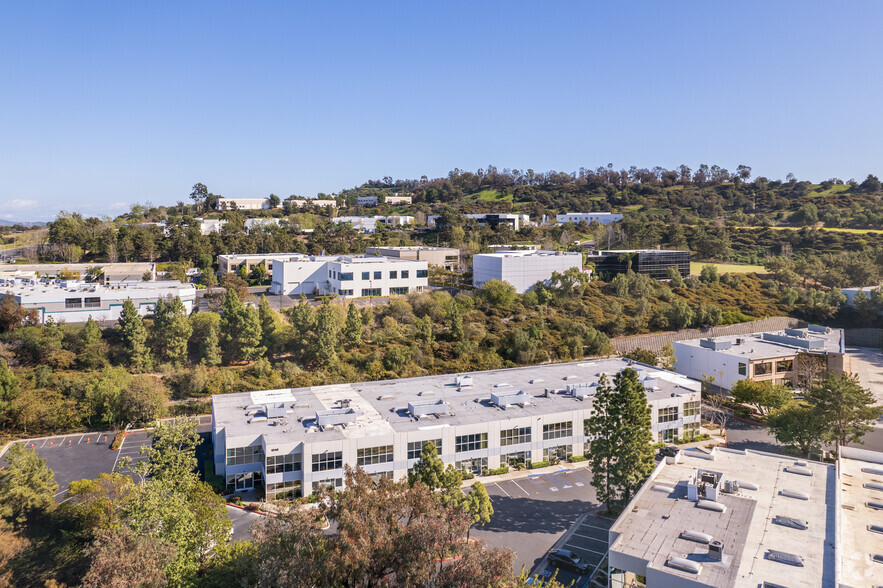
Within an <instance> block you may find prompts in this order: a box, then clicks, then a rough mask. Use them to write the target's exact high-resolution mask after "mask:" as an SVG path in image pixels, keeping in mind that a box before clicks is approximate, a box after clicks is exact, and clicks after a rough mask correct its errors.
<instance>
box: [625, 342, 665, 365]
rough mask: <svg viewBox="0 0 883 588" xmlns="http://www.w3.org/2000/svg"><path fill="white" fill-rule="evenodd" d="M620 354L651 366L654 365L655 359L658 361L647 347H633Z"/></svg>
mask: <svg viewBox="0 0 883 588" xmlns="http://www.w3.org/2000/svg"><path fill="white" fill-rule="evenodd" d="M622 356H623V357H624V358H626V359H631V360H634V361H637V362H639V363H645V364H647V365H653V366H655V365H656V363H657V361H659V358H658V357H657V356H656V353H654V352H653V351H650V350H649V349H641V348H640V347H635V348H634V349H632V350H631V351H629V352H627V353H623V354H622Z"/></svg>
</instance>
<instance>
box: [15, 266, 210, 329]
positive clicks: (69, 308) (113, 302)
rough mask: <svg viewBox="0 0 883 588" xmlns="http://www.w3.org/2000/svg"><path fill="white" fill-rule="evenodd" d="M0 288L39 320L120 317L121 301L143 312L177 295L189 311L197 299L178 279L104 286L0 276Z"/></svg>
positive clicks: (79, 320)
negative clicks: (34, 312)
mask: <svg viewBox="0 0 883 588" xmlns="http://www.w3.org/2000/svg"><path fill="white" fill-rule="evenodd" d="M0 292H2V293H4V294H6V293H9V294H12V295H13V296H14V297H15V300H16V301H17V302H18V303H19V304H20V305H21V306H22V307H23V308H27V309H33V310H36V311H37V317H38V320H39V322H41V323H44V322H46V321H47V320H49V319H50V318H52V319H53V320H55V321H56V322H68V323H83V322H86V321H87V320H89V317H90V316H91V317H92V318H93V319H94V320H96V321H114V320H117V319H119V317H120V312H121V311H122V307H123V303H124V302H125V301H126V300H128V299H131V300H132V302H133V303H134V304H135V308H137V309H138V311H139V312H140V313H141V314H142V315H143V314H148V313H151V312H153V308H154V305H155V304H156V301H157V300H159V299H160V298H166V297H169V296H172V297H174V296H177V297H179V298H180V299H181V302H183V303H184V308H186V309H187V312H188V313H189V312H190V311H191V310H193V304H194V303H195V301H196V287H195V286H193V284H182V283H181V282H177V281H171V280H170V281H163V282H122V283H118V284H115V285H109V286H104V285H101V284H95V283H90V282H82V281H77V280H33V279H26V278H2V277H0Z"/></svg>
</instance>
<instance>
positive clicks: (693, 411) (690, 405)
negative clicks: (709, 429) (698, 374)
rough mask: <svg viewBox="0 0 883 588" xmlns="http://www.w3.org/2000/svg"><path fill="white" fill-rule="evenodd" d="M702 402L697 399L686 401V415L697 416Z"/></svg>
mask: <svg viewBox="0 0 883 588" xmlns="http://www.w3.org/2000/svg"><path fill="white" fill-rule="evenodd" d="M701 404H702V403H701V402H700V401H698V400H696V401H695V402H685V403H684V416H685V417H688V416H696V415H697V414H699V410H700V406H701Z"/></svg>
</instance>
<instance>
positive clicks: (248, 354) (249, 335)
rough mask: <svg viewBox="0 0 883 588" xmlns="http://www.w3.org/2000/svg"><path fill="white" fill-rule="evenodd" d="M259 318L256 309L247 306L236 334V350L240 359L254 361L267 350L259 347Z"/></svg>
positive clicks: (261, 346) (260, 338)
mask: <svg viewBox="0 0 883 588" xmlns="http://www.w3.org/2000/svg"><path fill="white" fill-rule="evenodd" d="M261 340H262V337H261V317H260V313H259V312H258V309H257V308H255V307H254V306H249V307H248V308H246V309H245V316H244V317H243V319H242V323H241V324H240V327H239V332H238V333H237V334H236V349H237V351H238V356H239V358H240V359H243V360H245V361H254V360H256V359H259V358H261V357H263V356H264V354H266V353H267V348H266V347H264V346H263V345H261Z"/></svg>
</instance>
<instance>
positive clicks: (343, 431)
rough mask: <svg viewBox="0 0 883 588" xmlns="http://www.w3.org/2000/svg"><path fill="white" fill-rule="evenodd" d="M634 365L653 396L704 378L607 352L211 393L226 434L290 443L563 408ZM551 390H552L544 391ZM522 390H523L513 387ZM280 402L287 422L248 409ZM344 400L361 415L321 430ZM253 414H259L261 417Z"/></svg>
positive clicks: (693, 387) (688, 390)
mask: <svg viewBox="0 0 883 588" xmlns="http://www.w3.org/2000/svg"><path fill="white" fill-rule="evenodd" d="M629 366H631V367H633V368H634V369H636V370H637V371H638V372H639V376H640V377H641V379H642V380H646V381H645V387H647V388H648V389H647V398H648V400H649V401H653V400H658V399H662V398H670V397H671V396H672V395H676V394H678V395H680V394H695V393H696V392H698V390H699V382H697V381H695V380H691V379H689V378H686V377H684V376H682V375H680V374H676V373H674V372H669V371H665V370H660V369H657V368H652V367H649V366H645V365H642V364H635V363H634V362H629V361H627V360H624V359H607V360H598V361H586V362H578V363H565V364H549V365H543V366H532V367H522V368H514V369H501V370H492V371H485V372H471V373H468V374H460V375H455V374H448V375H439V376H426V377H420V378H407V379H400V380H383V381H376V382H359V383H354V384H337V385H332V386H314V387H311V388H292V389H284V390H277V391H264V392H251V393H238V394H225V395H216V396H213V397H212V403H213V414H214V417H215V422H214V426H215V427H216V428H224V429H226V431H227V435H228V436H233V437H238V436H254V437H258V436H259V435H264V438H265V439H267V440H271V441H272V440H274V439H275V440H276V441H277V442H279V443H292V442H300V441H303V440H304V439H305V437H306V435H308V434H311V435H315V434H316V433H317V432H318V433H320V434H321V437H320V438H315V437H313V438H312V440H314V441H318V440H334V439H340V438H354V437H366V436H374V435H382V434H388V433H392V432H408V431H417V430H421V429H424V430H425V429H428V428H438V427H448V426H459V425H467V424H474V423H483V422H490V421H496V420H501V419H506V418H516V417H523V416H541V415H546V414H555V413H564V412H567V411H570V410H577V409H584V408H587V407H588V405H587V404H585V403H586V402H591V393H590V394H588V395H583V394H577V395H576V396H575V395H573V394H571V393H568V392H567V388H568V386H571V388H576V387H579V386H582V387H584V388H591V385H592V384H594V383H597V381H598V379H599V378H600V376H601V374H608V376H610V377H612V376H613V375H615V374H616V373H617V372H619V371H620V370H622V369H623V368H626V367H629ZM648 378H649V379H648ZM547 389H549V390H550V393H549V394H548V395H547V396H546V395H545V392H546V390H547ZM518 391H522V392H524V394H523V395H520V396H516V395H515V394H508V393H517V392H518ZM492 394H493V395H496V396H498V397H501V398H503V399H507V400H505V401H501V404H503V406H497V405H495V404H494V403H493V402H492V400H491V397H492ZM580 397H583V398H586V400H581V399H580ZM525 400H526V402H525ZM427 401H432V402H434V403H436V404H437V405H438V407H439V408H438V409H437V410H430V409H429V408H427V406H430V403H429V402H427ZM275 402H284V403H285V404H286V413H287V415H286V418H285V419H284V424H282V426H279V425H277V424H273V423H272V422H271V421H269V420H267V419H261V418H260V416H261V415H260V414H258V415H256V413H255V410H254V409H253V410H251V411H247V410H246V409H247V407H250V406H255V407H256V406H258V405H264V404H268V403H275ZM409 404H411V406H412V407H413V406H419V407H420V410H419V411H417V412H418V414H419V413H423V416H419V417H417V416H414V414H412V411H411V410H409ZM341 407H345V408H352V409H353V410H355V411H357V412H360V413H362V414H361V415H359V417H358V418H357V419H356V420H355V421H354V422H351V423H349V424H347V425H346V426H345V427H323V428H321V430H320V429H319V428H318V427H316V423H315V421H314V420H313V419H314V418H315V416H316V413H317V412H319V411H325V410H333V409H336V408H341ZM255 416H258V418H257V420H255Z"/></svg>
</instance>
